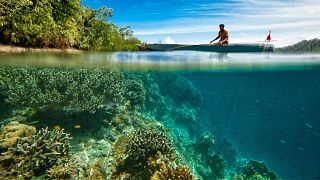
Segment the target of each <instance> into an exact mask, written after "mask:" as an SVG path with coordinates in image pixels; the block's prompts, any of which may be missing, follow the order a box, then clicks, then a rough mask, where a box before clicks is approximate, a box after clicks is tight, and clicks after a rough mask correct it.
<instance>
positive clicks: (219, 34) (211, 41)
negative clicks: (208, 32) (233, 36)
mask: <svg viewBox="0 0 320 180" xmlns="http://www.w3.org/2000/svg"><path fill="white" fill-rule="evenodd" d="M219 38H220V33H218V36H217V37H216V38H215V39H214V40H212V41H210V44H211V43H213V42H214V41H215V40H217V39H219Z"/></svg>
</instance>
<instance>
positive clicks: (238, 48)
mask: <svg viewBox="0 0 320 180" xmlns="http://www.w3.org/2000/svg"><path fill="white" fill-rule="evenodd" d="M138 48H139V50H140V51H178V50H180V51H207V52H221V53H247V52H273V51H274V47H273V45H272V44H228V45H211V44H198V45H183V44H140V45H138Z"/></svg>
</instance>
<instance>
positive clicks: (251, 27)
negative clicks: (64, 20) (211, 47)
mask: <svg viewBox="0 0 320 180" xmlns="http://www.w3.org/2000/svg"><path fill="white" fill-rule="evenodd" d="M82 5H83V6H87V5H88V6H90V7H92V8H94V9H95V8H99V7H101V6H103V5H105V6H107V7H109V8H112V9H113V17H112V19H111V21H113V22H114V23H116V24H117V25H119V26H126V25H129V26H130V27H131V29H132V30H133V31H134V35H135V36H136V37H137V38H139V39H140V40H142V41H143V42H147V43H158V42H161V43H180V44H208V43H209V41H210V40H212V39H214V38H215V37H216V36H217V34H218V31H219V24H225V28H226V29H227V30H228V31H229V43H258V42H259V41H264V40H265V39H266V36H267V35H268V32H269V30H271V37H272V39H273V40H275V41H274V42H273V44H275V45H276V46H277V47H283V46H287V45H290V44H293V43H296V42H299V41H301V40H305V39H313V38H320V0H146V1H143V0H82Z"/></svg>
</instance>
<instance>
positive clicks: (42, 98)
mask: <svg viewBox="0 0 320 180" xmlns="http://www.w3.org/2000/svg"><path fill="white" fill-rule="evenodd" d="M0 69H1V72H2V73H1V74H0V79H1V83H0V90H1V91H0V92H1V94H3V95H4V97H5V101H6V102H7V103H8V104H10V105H13V106H16V105H18V104H19V106H25V107H32V108H34V109H36V110H39V109H40V110H43V109H46V108H53V109H60V110H61V109H66V110H73V111H90V112H95V110H96V109H97V107H98V106H99V105H103V104H106V103H108V102H121V101H122V100H123V97H124V96H123V94H124V91H125V86H124V82H125V80H124V75H123V73H122V72H121V71H119V70H105V69H83V68H65V69H54V68H50V69H49V68H34V67H6V66H0Z"/></svg>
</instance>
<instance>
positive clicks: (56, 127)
mask: <svg viewBox="0 0 320 180" xmlns="http://www.w3.org/2000/svg"><path fill="white" fill-rule="evenodd" d="M54 129H55V130H57V131H61V129H62V128H61V127H60V126H55V127H54Z"/></svg>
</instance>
